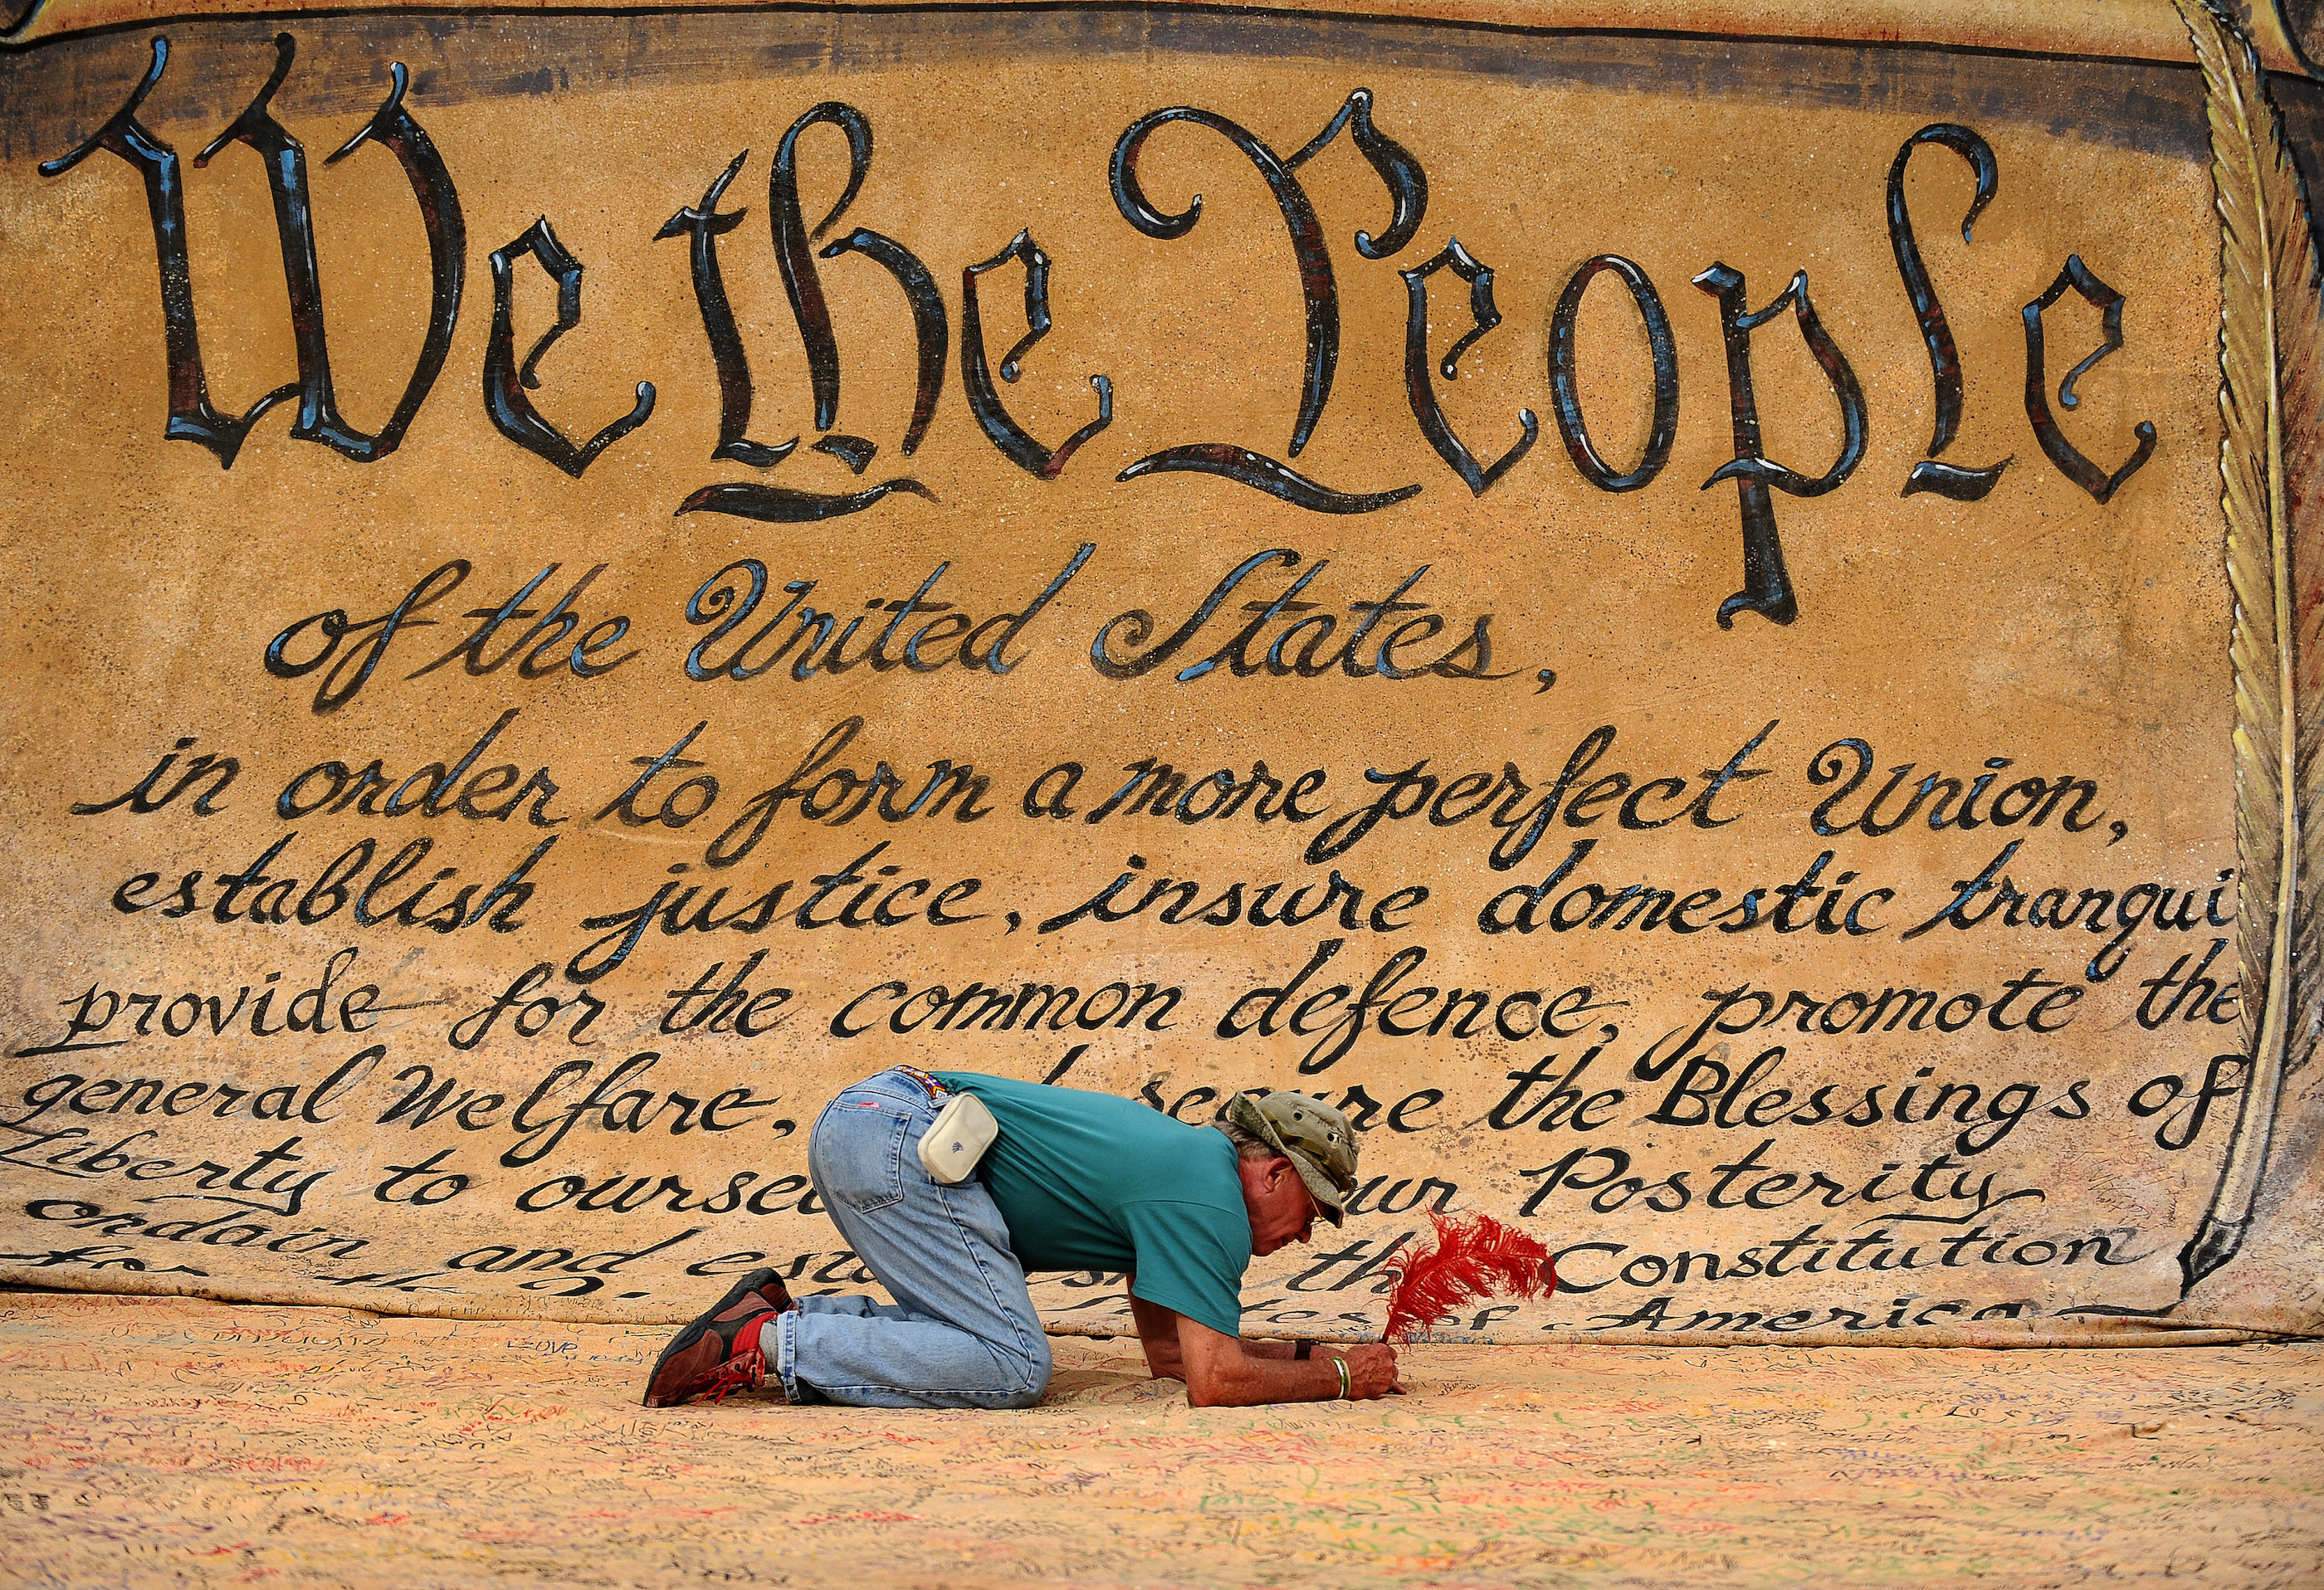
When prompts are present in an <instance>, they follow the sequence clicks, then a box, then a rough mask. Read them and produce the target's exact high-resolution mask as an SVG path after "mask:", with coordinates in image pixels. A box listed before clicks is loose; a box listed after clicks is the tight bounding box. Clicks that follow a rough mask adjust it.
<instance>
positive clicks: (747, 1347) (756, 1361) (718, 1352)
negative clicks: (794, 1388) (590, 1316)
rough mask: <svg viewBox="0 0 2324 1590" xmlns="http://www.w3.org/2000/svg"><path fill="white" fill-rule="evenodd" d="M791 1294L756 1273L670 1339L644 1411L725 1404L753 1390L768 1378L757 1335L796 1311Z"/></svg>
mask: <svg viewBox="0 0 2324 1590" xmlns="http://www.w3.org/2000/svg"><path fill="white" fill-rule="evenodd" d="M792 1306H793V1305H792V1302H791V1294H790V1293H789V1292H788V1291H786V1290H785V1289H784V1286H783V1283H782V1282H781V1281H780V1280H779V1279H778V1278H777V1277H776V1275H775V1273H774V1272H773V1271H772V1270H753V1271H752V1272H751V1273H749V1274H748V1275H745V1276H743V1277H742V1280H740V1281H738V1282H735V1283H734V1289H733V1291H730V1292H728V1293H727V1294H726V1295H725V1296H724V1297H723V1298H721V1299H719V1300H718V1301H717V1303H716V1304H715V1305H714V1306H713V1307H712V1308H711V1310H710V1311H709V1312H708V1313H706V1314H704V1315H703V1316H702V1317H701V1318H700V1319H696V1320H695V1321H694V1323H693V1324H691V1325H688V1326H687V1327H686V1328H684V1329H682V1330H680V1331H679V1332H678V1334H677V1335H676V1336H674V1337H671V1338H670V1342H669V1346H666V1347H664V1348H663V1349H662V1350H661V1356H660V1357H659V1358H657V1359H655V1360H654V1366H653V1374H650V1376H648V1377H647V1379H646V1394H645V1405H646V1406H647V1407H649V1408H675V1407H677V1406H678V1404H679V1403H681V1402H692V1401H694V1399H696V1397H705V1396H706V1397H708V1398H710V1399H711V1400H712V1401H713V1402H724V1401H725V1400H726V1397H727V1394H728V1393H729V1392H738V1391H750V1390H754V1389H756V1387H757V1386H758V1384H759V1383H760V1382H761V1381H762V1380H763V1379H765V1378H766V1373H767V1356H766V1354H765V1353H764V1352H762V1351H761V1349H760V1346H759V1333H760V1331H761V1328H763V1326H764V1325H765V1323H766V1321H768V1320H770V1319H773V1318H774V1317H775V1316H776V1315H778V1314H780V1313H783V1312H784V1311H786V1310H788V1309H790V1308H791V1307H792Z"/></svg>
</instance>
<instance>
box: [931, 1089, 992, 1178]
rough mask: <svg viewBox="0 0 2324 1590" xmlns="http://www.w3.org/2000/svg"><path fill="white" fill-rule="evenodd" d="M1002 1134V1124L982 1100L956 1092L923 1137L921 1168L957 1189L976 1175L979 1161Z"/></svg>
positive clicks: (939, 1111)
mask: <svg viewBox="0 0 2324 1590" xmlns="http://www.w3.org/2000/svg"><path fill="white" fill-rule="evenodd" d="M1000 1135H1001V1123H1000V1122H998V1121H996V1120H994V1119H993V1118H992V1112H991V1110H989V1109H987V1108H985V1107H984V1101H983V1100H982V1099H981V1098H977V1096H976V1095H975V1094H973V1093H955V1094H954V1095H953V1096H952V1102H951V1103H949V1104H947V1105H945V1107H943V1108H942V1109H940V1110H938V1111H936V1119H935V1121H934V1122H932V1123H931V1124H930V1125H929V1126H928V1129H927V1131H926V1132H923V1133H922V1134H920V1168H921V1169H922V1170H924V1171H926V1172H927V1173H928V1175H929V1177H930V1178H931V1179H932V1180H934V1181H941V1182H942V1183H944V1184H945V1186H946V1187H952V1186H956V1185H957V1184H959V1183H960V1182H963V1181H967V1180H968V1179H969V1178H970V1177H971V1176H973V1175H974V1174H976V1167H977V1164H978V1162H980V1161H982V1159H983V1158H984V1152H985V1150H987V1149H989V1148H991V1146H992V1140H993V1139H994V1138H996V1137H998V1136H1000Z"/></svg>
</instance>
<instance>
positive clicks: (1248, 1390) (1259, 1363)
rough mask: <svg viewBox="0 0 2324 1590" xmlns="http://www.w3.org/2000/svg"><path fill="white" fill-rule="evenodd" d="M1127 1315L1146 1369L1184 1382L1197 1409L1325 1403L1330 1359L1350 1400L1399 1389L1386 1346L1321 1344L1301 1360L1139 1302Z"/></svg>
mask: <svg viewBox="0 0 2324 1590" xmlns="http://www.w3.org/2000/svg"><path fill="white" fill-rule="evenodd" d="M1130 1313H1131V1315H1132V1316H1133V1317H1134V1318H1135V1319H1137V1321H1138V1339H1139V1345H1140V1346H1143V1347H1144V1348H1145V1349H1146V1365H1147V1367H1148V1368H1149V1369H1151V1370H1152V1371H1153V1372H1154V1374H1156V1375H1157V1377H1162V1378H1168V1379H1174V1380H1183V1381H1185V1383H1186V1400H1187V1401H1188V1402H1192V1403H1194V1406H1196V1407H1198V1408H1245V1407H1250V1406H1253V1405H1255V1404H1257V1403H1260V1402H1330V1401H1332V1400H1333V1399H1334V1398H1336V1397H1338V1396H1339V1395H1340V1369H1339V1365H1338V1364H1337V1363H1335V1362H1334V1360H1335V1359H1345V1360H1346V1362H1347V1365H1348V1395H1350V1396H1351V1397H1353V1398H1357V1399H1363V1398H1369V1397H1384V1396H1387V1395H1388V1394H1389V1393H1390V1392H1397V1391H1401V1390H1402V1389H1403V1388H1402V1387H1401V1386H1399V1385H1398V1384H1397V1367H1396V1351H1395V1349H1394V1348H1392V1347H1388V1346H1382V1345H1378V1344H1373V1345H1368V1346H1354V1347H1347V1346H1318V1347H1316V1349H1315V1356H1314V1357H1312V1358H1309V1359H1307V1360H1305V1362H1301V1361H1300V1360H1298V1359H1296V1358H1294V1357H1293V1356H1292V1355H1293V1353H1294V1352H1295V1351H1296V1348H1294V1347H1293V1346H1291V1345H1290V1344H1289V1343H1288V1342H1246V1341H1242V1340H1240V1339H1238V1338H1237V1337H1231V1336H1226V1335H1223V1334H1222V1333H1220V1332H1218V1331H1215V1330H1213V1329H1212V1328H1210V1327H1208V1326H1207V1325H1201V1324H1197V1323H1196V1322H1195V1321H1194V1320H1192V1319H1187V1318H1186V1317H1185V1315H1183V1314H1179V1313H1176V1312H1175V1311H1174V1310H1169V1309H1165V1308H1163V1307H1161V1306H1160V1305H1159V1304H1156V1303H1149V1302H1148V1301H1146V1300H1144V1299H1142V1298H1137V1297H1133V1298H1131V1299H1130Z"/></svg>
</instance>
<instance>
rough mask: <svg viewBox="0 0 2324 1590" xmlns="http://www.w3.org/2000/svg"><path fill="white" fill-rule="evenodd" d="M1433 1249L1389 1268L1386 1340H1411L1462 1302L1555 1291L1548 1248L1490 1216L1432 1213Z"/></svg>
mask: <svg viewBox="0 0 2324 1590" xmlns="http://www.w3.org/2000/svg"><path fill="white" fill-rule="evenodd" d="M1428 1218H1429V1221H1430V1223H1431V1224H1433V1225H1434V1227H1436V1245H1435V1246H1434V1248H1433V1249H1427V1250H1424V1251H1421V1252H1417V1253H1414V1254H1411V1255H1408V1256H1406V1257H1403V1258H1400V1259H1398V1260H1397V1262H1396V1263H1395V1264H1391V1265H1389V1266H1388V1271H1389V1273H1391V1274H1393V1275H1394V1276H1395V1277H1396V1291H1394V1292H1393V1293H1392V1294H1391V1295H1390V1296H1389V1298H1388V1340H1389V1341H1392V1342H1397V1341H1400V1342H1410V1341H1416V1340H1418V1339H1419V1338H1420V1337H1423V1336H1425V1335H1426V1334H1427V1333H1428V1328H1429V1327H1430V1326H1432V1325H1434V1324H1435V1323H1436V1322H1437V1321H1438V1320H1440V1319H1449V1318H1451V1317H1452V1313H1453V1311H1454V1310H1457V1309H1458V1308H1459V1307H1460V1306H1461V1305H1462V1304H1463V1303H1471V1302H1475V1301H1477V1300H1480V1299H1481V1298H1489V1297H1498V1298H1543V1297H1547V1296H1548V1295H1549V1294H1550V1293H1551V1292H1553V1291H1556V1290H1557V1276H1556V1274H1555V1273H1554V1270H1553V1269H1552V1267H1551V1265H1550V1259H1549V1250H1548V1249H1547V1248H1546V1247H1544V1246H1543V1245H1541V1244H1540V1243H1538V1242H1535V1240H1534V1239H1533V1238H1532V1237H1530V1236H1526V1234H1525V1233H1524V1232H1522V1231H1518V1230H1517V1229H1515V1228H1513V1227H1508V1226H1504V1225H1502V1224H1501V1223H1500V1222H1499V1220H1496V1219H1494V1218H1491V1217H1490V1216H1489V1215H1470V1216H1467V1217H1465V1218H1459V1219H1450V1220H1448V1219H1446V1218H1444V1217H1443V1216H1442V1215H1435V1214H1432V1215H1430V1216H1429V1217H1428Z"/></svg>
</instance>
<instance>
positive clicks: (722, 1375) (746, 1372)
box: [696, 1347, 767, 1402]
mask: <svg viewBox="0 0 2324 1590" xmlns="http://www.w3.org/2000/svg"><path fill="white" fill-rule="evenodd" d="M766 1374H767V1355H766V1354H765V1353H763V1352H761V1350H760V1349H758V1348H757V1347H752V1348H751V1349H749V1350H748V1351H746V1352H741V1353H737V1354H735V1355H734V1356H733V1357H732V1358H729V1359H727V1360H726V1362H724V1364H721V1365H719V1366H718V1368H717V1370H716V1372H715V1374H712V1375H711V1377H710V1378H709V1379H708V1380H707V1381H705V1383H703V1387H702V1390H701V1391H699V1392H696V1395H697V1396H703V1397H707V1398H709V1399H710V1400H711V1401H712V1402H724V1401H725V1400H726V1399H727V1397H728V1396H730V1395H731V1394H733V1392H747V1391H751V1390H752V1389H754V1388H755V1387H756V1386H757V1385H758V1384H759V1383H760V1382H761V1380H763V1379H765V1378H766Z"/></svg>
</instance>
